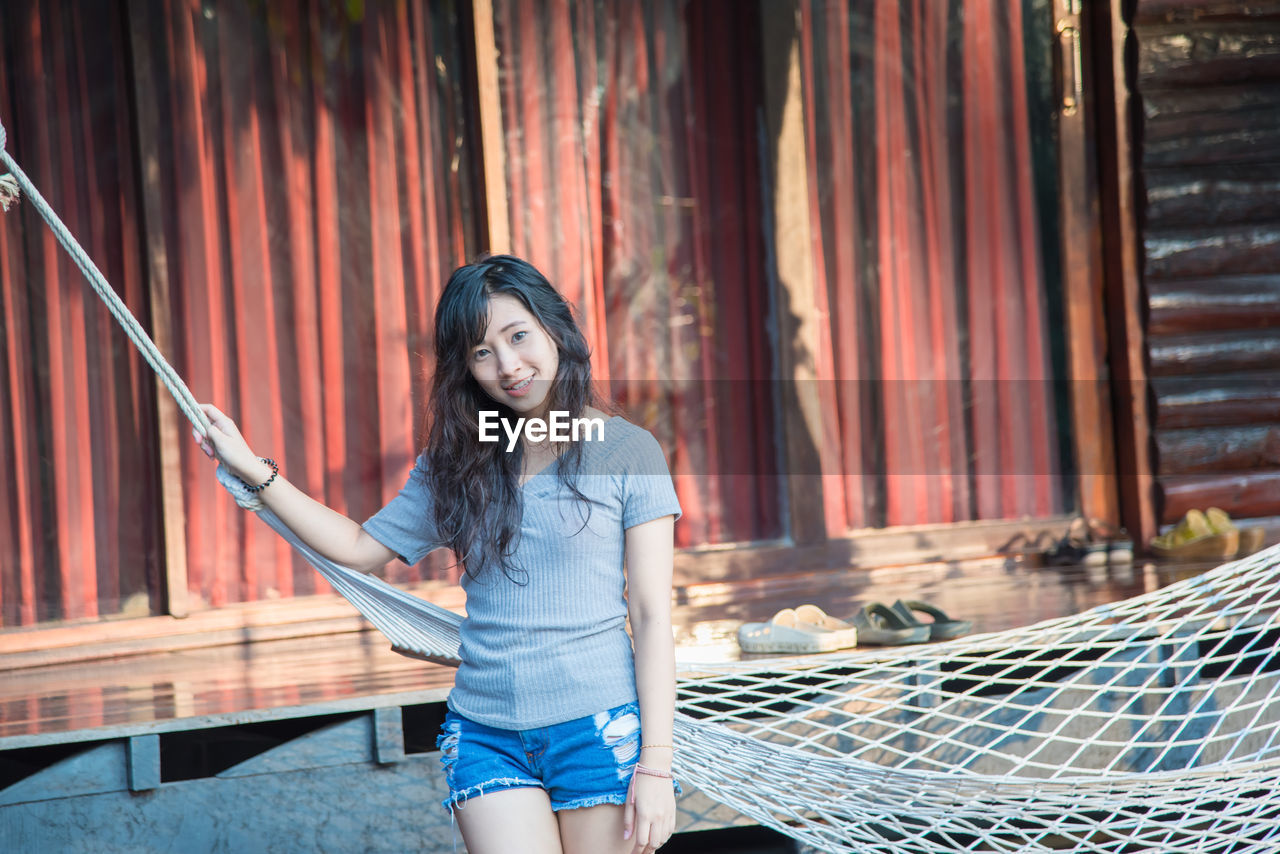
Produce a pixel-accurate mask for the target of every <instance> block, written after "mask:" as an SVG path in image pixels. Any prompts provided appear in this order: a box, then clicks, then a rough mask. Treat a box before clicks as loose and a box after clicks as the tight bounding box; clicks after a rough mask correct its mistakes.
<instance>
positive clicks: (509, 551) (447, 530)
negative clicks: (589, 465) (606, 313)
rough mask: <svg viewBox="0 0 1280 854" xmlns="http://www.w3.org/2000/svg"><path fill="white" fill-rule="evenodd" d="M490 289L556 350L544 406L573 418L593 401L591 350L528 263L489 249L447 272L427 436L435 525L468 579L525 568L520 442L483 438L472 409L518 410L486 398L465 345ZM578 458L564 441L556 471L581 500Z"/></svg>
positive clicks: (482, 317)
mask: <svg viewBox="0 0 1280 854" xmlns="http://www.w3.org/2000/svg"><path fill="white" fill-rule="evenodd" d="M497 294H506V295H507V296H510V297H514V298H515V299H518V300H519V301H520V302H521V304H523V305H524V307H525V308H526V309H528V310H529V313H530V314H532V315H533V316H534V318H536V319H537V321H538V323H539V324H541V325H542V328H543V329H544V330H545V331H546V333H547V334H548V335H549V336H550V337H551V340H552V341H553V342H554V343H555V345H556V348H557V350H558V351H559V358H560V365H559V368H558V369H557V371H556V376H555V379H554V381H553V382H552V384H551V390H550V391H549V392H548V403H549V406H548V411H551V410H557V411H565V412H568V413H569V417H570V418H577V417H579V416H581V415H582V413H583V411H584V410H585V409H586V407H587V406H589V405H595V404H597V403H600V399H599V398H598V397H597V395H596V394H595V392H594V391H593V388H592V384H591V351H590V349H589V348H588V347H587V342H586V339H585V338H584V337H583V335H582V332H581V330H579V329H578V324H577V323H576V322H575V321H574V317H573V310H572V308H571V307H570V306H569V303H568V302H567V301H566V300H565V299H564V297H562V296H560V294H559V293H558V292H557V291H556V289H555V288H553V287H552V286H551V283H550V282H548V281H547V279H546V277H545V276H543V275H542V274H541V273H540V272H538V270H537V269H535V268H534V266H533V265H532V264H530V263H529V262H527V261H523V260H521V259H519V258H516V257H513V256H511V255H493V256H490V257H488V258H484V259H482V260H480V261H477V262H475V263H473V264H467V265H466V266H463V267H459V268H458V269H456V270H454V271H453V275H451V276H450V277H449V282H448V283H447V284H446V285H445V288H444V293H443V294H442V295H441V296H440V303H439V305H437V306H436V340H435V351H436V366H435V378H434V380H433V382H432V386H431V401H430V417H431V428H430V431H429V433H428V437H427V461H428V463H429V468H428V473H429V478H430V482H431V487H432V495H433V496H434V503H435V522H436V530H437V531H438V532H439V534H440V536H441V538H442V540H443V541H444V542H445V544H447V545H448V546H449V547H450V548H452V549H453V553H454V554H455V555H456V556H457V558H458V560H459V561H460V562H461V563H462V565H463V567H464V568H465V569H466V571H467V574H468V575H470V576H471V577H472V578H476V577H478V576H479V575H480V574H481V573H482V572H484V571H485V570H487V569H489V568H491V567H500V568H501V569H502V571H503V573H504V574H505V575H506V576H507V577H508V578H511V579H512V580H516V581H519V580H520V579H521V577H522V576H523V569H522V568H521V567H519V566H517V565H515V563H514V562H513V556H514V553H515V549H516V546H517V545H518V544H519V540H520V522H521V519H522V517H523V511H524V507H523V503H522V501H521V492H520V473H521V470H522V468H523V466H522V464H523V461H524V445H523V443H521V444H519V445H518V446H517V447H516V449H515V450H514V451H513V452H511V453H508V452H507V451H506V443H505V442H481V441H480V440H479V435H480V421H479V413H480V411H481V410H490V411H493V410H495V409H496V410H497V412H498V414H499V417H501V418H503V419H512V420H514V419H515V418H518V417H519V416H518V415H517V414H516V412H515V411H514V410H512V409H510V408H509V407H507V406H504V405H502V404H501V403H499V402H498V401H495V400H494V399H493V398H491V397H489V395H488V394H486V393H485V391H484V390H483V389H481V388H480V385H479V383H477V382H476V380H475V378H474V377H473V376H472V375H471V370H470V367H469V365H470V359H471V353H472V351H473V350H474V348H475V347H476V346H477V345H478V344H479V343H480V342H481V341H482V340H484V334H485V330H486V328H487V327H488V325H489V300H490V298H491V297H493V296H495V295H497ZM581 459H582V446H581V445H580V444H579V443H577V442H572V443H568V444H567V445H566V446H565V450H564V452H563V454H562V457H561V461H560V470H559V477H560V480H561V481H562V482H563V483H564V484H565V485H566V486H567V487H568V488H569V489H570V491H571V492H573V494H575V495H577V496H578V497H580V498H581V497H582V493H581V492H579V491H578V488H577V486H576V485H575V480H576V474H577V471H578V467H579V464H580V462H581Z"/></svg>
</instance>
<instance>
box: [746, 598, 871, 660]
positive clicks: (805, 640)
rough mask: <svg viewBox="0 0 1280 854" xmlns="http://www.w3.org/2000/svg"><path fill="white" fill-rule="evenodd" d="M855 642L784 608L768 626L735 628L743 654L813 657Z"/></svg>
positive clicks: (758, 625) (759, 624)
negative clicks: (776, 653) (815, 653)
mask: <svg viewBox="0 0 1280 854" xmlns="http://www.w3.org/2000/svg"><path fill="white" fill-rule="evenodd" d="M856 642H857V637H856V633H855V634H854V636H853V637H850V635H848V634H842V633H840V632H833V631H828V630H826V629H821V628H819V627H817V626H815V625H813V624H811V623H806V622H803V621H801V620H799V619H797V617H796V612H795V611H794V610H793V609H791V608H783V609H782V610H781V611H779V612H778V613H776V614H774V615H773V619H771V620H769V622H767V623H743V624H742V625H741V626H739V627H738V646H740V647H742V650H743V652H783V653H813V652H832V651H834V650H837V649H844V648H846V647H848V646H852V645H853V644H854V643H856Z"/></svg>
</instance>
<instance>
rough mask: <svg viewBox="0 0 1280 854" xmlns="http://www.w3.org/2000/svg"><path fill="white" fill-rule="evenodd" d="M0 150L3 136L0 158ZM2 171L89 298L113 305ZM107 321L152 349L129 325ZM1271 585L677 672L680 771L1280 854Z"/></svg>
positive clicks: (1188, 590) (995, 828) (806, 833)
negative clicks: (921, 642)
mask: <svg viewBox="0 0 1280 854" xmlns="http://www.w3.org/2000/svg"><path fill="white" fill-rule="evenodd" d="M3 145H4V129H3V126H0V155H2V154H3ZM3 159H4V163H5V164H6V165H7V166H9V168H10V169H11V170H13V172H14V174H15V175H16V176H19V178H18V180H19V182H20V183H21V184H22V187H23V190H24V191H25V192H26V193H27V195H28V196H29V197H30V198H31V199H32V201H33V203H35V204H36V206H37V209H38V210H40V211H41V214H42V215H43V216H44V217H45V219H46V220H47V221H49V223H50V225H51V226H53V227H54V230H55V232H56V233H58V234H59V240H60V241H61V242H62V244H63V246H65V247H67V248H68V251H70V252H71V253H72V255H73V257H76V258H77V264H79V265H80V267H81V269H82V270H84V271H85V274H86V276H88V277H89V278H90V282H91V283H93V284H94V285H95V287H94V290H95V291H97V292H98V293H99V295H100V296H102V297H103V299H105V300H107V302H108V305H116V304H118V303H119V300H118V299H116V298H115V294H114V291H112V290H111V288H110V287H108V286H106V285H105V282H103V281H102V279H101V274H99V273H98V272H97V268H96V267H94V266H93V264H92V262H90V261H89V260H88V259H87V257H85V256H84V253H83V251H82V250H80V249H79V247H78V245H76V244H75V241H74V240H73V239H72V238H71V237H70V235H68V234H67V233H66V229H65V228H63V227H62V225H61V223H60V222H58V221H57V218H56V217H55V216H53V215H52V211H50V210H49V209H48V206H47V205H46V204H45V203H44V201H43V199H40V197H39V195H38V194H37V193H36V192H35V189H34V188H33V187H31V186H30V182H29V181H27V180H26V178H25V176H22V175H21V172H20V170H18V169H17V167H16V165H14V164H13V163H12V161H11V160H10V159H9V158H8V156H7V155H4V156H3ZM73 247H74V248H73ZM100 285H101V286H100ZM120 307H121V308H123V306H120ZM112 313H113V315H115V316H116V319H117V320H119V321H120V322H121V324H122V325H124V326H125V327H126V330H128V329H130V328H134V329H136V333H141V329H140V328H137V323H136V321H134V320H133V318H132V316H131V315H129V314H128V312H127V311H123V312H117V311H115V310H113V312H112ZM136 333H135V334H130V338H131V339H132V340H134V342H135V344H138V346H139V348H140V349H142V350H143V353H144V355H145V356H147V361H148V363H149V364H151V365H152V367H153V368H156V369H157V371H158V372H160V373H161V375H162V378H165V386H166V388H169V389H170V391H171V392H172V393H173V394H174V397H175V398H177V399H178V400H179V405H180V406H181V407H182V408H183V411H184V412H185V413H187V415H188V417H189V418H192V420H193V423H199V422H197V421H196V419H195V418H193V415H195V416H198V417H200V418H201V419H202V418H203V415H202V413H200V412H199V410H198V409H196V408H195V404H194V400H192V399H191V397H190V394H189V392H187V391H186V387H185V385H183V384H182V383H181V380H179V379H177V377H176V374H174V373H173V371H172V368H170V367H169V366H168V364H167V363H166V362H165V361H164V359H163V358H162V357H160V355H159V353H158V352H156V351H155V347H154V344H152V343H151V341H150V339H149V338H148V337H146V335H145V333H141V334H136ZM170 378H171V379H170ZM184 400H185V401H188V406H183V401H184ZM218 480H219V481H220V482H221V483H222V484H223V485H224V486H225V487H226V488H227V489H228V490H229V491H230V492H231V493H232V494H233V495H234V496H235V497H236V500H237V502H238V503H239V504H240V505H241V506H242V507H246V508H247V509H250V510H253V511H254V512H256V513H257V514H258V516H259V517H260V518H262V519H263V521H265V522H266V523H267V524H268V525H270V526H271V527H272V528H273V529H274V530H276V531H277V532H278V533H280V535H281V536H283V537H285V539H287V540H288V541H289V542H290V543H291V544H293V546H294V547H295V548H296V549H298V550H299V552H300V553H302V554H303V555H304V556H305V557H306V559H307V560H308V561H310V562H311V563H312V565H313V566H315V567H316V569H317V570H318V571H320V572H321V573H322V574H323V575H324V576H325V578H327V579H328V580H329V581H330V582H331V583H332V584H333V586H334V588H335V589H337V590H338V592H339V593H341V594H342V595H343V596H345V597H346V598H347V599H349V600H350V601H351V602H352V603H353V604H354V605H355V606H356V607H357V608H358V609H359V610H360V612H361V613H362V614H364V615H365V616H366V617H367V618H368V619H369V621H370V622H371V623H373V625H375V626H376V627H378V628H379V629H380V630H381V631H383V632H384V633H385V634H386V635H387V636H388V637H389V638H390V639H391V640H392V643H393V644H395V645H396V646H397V647H400V648H403V649H406V650H408V651H411V652H415V653H417V654H420V655H423V656H424V657H429V658H432V659H433V660H441V661H450V662H453V663H456V662H457V653H458V626H459V625H460V623H461V617H459V615H457V614H454V613H453V612H451V611H448V610H446V609H444V608H441V607H439V606H437V605H433V604H431V603H429V602H426V601H423V600H421V599H418V598H416V597H414V596H411V595H409V594H408V593H405V592H403V591H401V590H398V589H396V588H395V587H392V586H391V585H389V584H386V583H385V582H383V581H381V580H380V579H378V578H375V577H373V576H370V575H366V574H363V573H359V572H356V571H354V570H351V569H349V568H347V567H342V566H338V565H336V564H333V563H332V562H330V561H327V560H326V559H324V558H323V557H321V556H320V555H317V554H316V553H315V552H313V551H312V550H311V549H309V548H308V547H307V546H306V544H305V543H302V542H301V541H300V540H298V538H297V537H296V536H295V535H294V534H293V532H292V531H290V530H289V529H288V528H287V527H285V526H284V525H283V524H282V523H281V522H280V520H279V518H278V517H276V516H275V514H273V513H271V511H270V510H269V509H268V508H265V507H262V506H261V504H260V502H258V501H257V498H256V496H254V495H253V494H252V493H250V492H248V490H247V489H246V488H245V485H244V484H243V483H241V482H240V481H239V480H238V479H236V478H235V477H234V476H232V475H230V474H229V473H228V472H226V471H225V470H224V469H222V468H221V467H219V469H218ZM1278 568H1280V546H1277V547H1274V548H1271V549H1269V550H1267V551H1265V552H1262V553H1260V554H1258V555H1255V556H1253V557H1250V558H1248V559H1246V560H1243V561H1238V562H1236V563H1230V564H1227V565H1225V566H1221V567H1219V568H1217V569H1215V570H1212V571H1210V572H1208V573H1205V574H1204V575H1202V576H1198V577H1195V578H1191V579H1188V580H1186V581H1183V582H1180V583H1177V584H1173V585H1170V586H1168V587H1164V588H1161V589H1159V590H1155V591H1152V592H1151V593H1148V594H1146V595H1143V596H1139V597H1136V598H1134V599H1130V600H1128V601H1125V602H1120V603H1116V604H1111V605H1104V606H1101V607H1098V608H1094V609H1093V610H1091V611H1087V612H1085V613H1083V614H1078V615H1074V616H1070V617H1063V618H1059V619H1055V620H1049V621H1046V622H1043V623H1040V624H1038V625H1035V626H1029V627H1025V628H1017V629H1012V630H1009V631H1005V632H1000V633H994V634H985V635H975V636H972V637H968V638H961V639H959V640H955V641H950V642H947V643H942V644H931V645H926V646H914V647H907V648H902V649H889V650H879V649H877V650H871V651H858V650H855V651H852V652H845V653H833V654H829V655H823V656H812V657H792V658H778V659H763V660H759V659H758V660H754V661H741V662H727V663H718V664H709V665H689V666H684V667H682V668H681V671H680V674H679V679H678V700H677V705H678V711H677V715H676V742H677V745H678V750H677V751H676V754H675V770H676V771H677V773H678V774H679V775H680V776H681V777H682V778H683V779H685V780H686V781H688V782H689V783H691V784H692V785H694V786H696V787H697V788H698V789H700V790H702V791H703V792H705V793H706V794H707V795H709V796H711V797H713V798H715V799H717V800H719V801H721V802H723V803H725V804H728V805H729V806H731V807H733V808H735V809H737V810H739V811H740V812H742V813H743V814H745V815H747V816H749V817H751V818H752V819H754V820H755V821H757V822H760V823H761V824H765V825H768V826H770V827H773V828H776V829H778V830H780V831H782V832H784V833H787V834H790V835H791V836H794V837H796V838H797V839H800V840H802V841H803V842H805V843H807V844H809V845H812V846H813V847H815V848H817V849H819V850H822V851H828V852H884V854H899V852H929V853H930V854H932V852H937V854H943V852H947V854H950V852H956V851H975V852H976V851H1006V852H1025V851H1048V850H1072V851H1082V852H1109V854H1121V852H1130V851H1150V852H1159V854H1164V852H1173V851H1177V852H1216V853H1217V854H1226V853H1227V852H1231V854H1246V852H1257V854H1262V853H1263V852H1275V851H1277V850H1280V794H1278V793H1280V696H1278V695H1280V680H1278V678H1277V675H1278V674H1280V617H1278V616H1277V615H1278V613H1280V572H1278Z"/></svg>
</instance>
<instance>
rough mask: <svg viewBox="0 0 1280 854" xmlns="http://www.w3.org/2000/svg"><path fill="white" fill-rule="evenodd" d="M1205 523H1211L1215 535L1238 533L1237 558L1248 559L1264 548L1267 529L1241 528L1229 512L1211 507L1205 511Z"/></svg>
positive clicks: (1210, 527)
mask: <svg viewBox="0 0 1280 854" xmlns="http://www.w3.org/2000/svg"><path fill="white" fill-rule="evenodd" d="M1204 518H1205V521H1206V522H1208V523H1209V529H1210V530H1212V531H1213V532H1214V533H1215V534H1227V533H1230V532H1231V531H1236V532H1237V537H1238V540H1239V542H1238V543H1237V547H1236V554H1235V556H1236V557H1247V556H1248V555H1251V554H1253V553H1254V552H1256V551H1257V550H1258V549H1260V548H1262V543H1263V542H1264V541H1265V540H1266V538H1267V529H1266V528H1264V527H1262V526H1261V525H1254V526H1250V527H1248V528H1241V527H1240V526H1238V525H1237V524H1236V523H1235V521H1234V520H1233V519H1232V518H1231V517H1230V516H1228V515H1227V511H1225V510H1222V509H1219V508H1217V507H1210V508H1209V509H1208V510H1206V511H1204Z"/></svg>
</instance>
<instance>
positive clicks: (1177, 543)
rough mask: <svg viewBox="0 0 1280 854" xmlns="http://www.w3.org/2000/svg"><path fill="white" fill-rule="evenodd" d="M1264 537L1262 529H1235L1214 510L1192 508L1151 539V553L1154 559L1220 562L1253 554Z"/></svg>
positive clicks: (1229, 519) (1220, 512)
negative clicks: (1174, 523)
mask: <svg viewBox="0 0 1280 854" xmlns="http://www.w3.org/2000/svg"><path fill="white" fill-rule="evenodd" d="M1265 537H1266V529H1264V528H1262V527H1250V528H1239V527H1237V526H1236V524H1235V522H1233V521H1232V520H1231V517H1230V516H1229V515H1227V513H1226V511H1224V510H1222V509H1220V508H1218V507H1210V508H1209V509H1208V510H1204V511H1201V510H1196V509H1194V508H1193V509H1191V510H1188V511H1187V512H1186V515H1184V516H1183V517H1182V518H1181V519H1180V520H1178V524H1177V525H1175V526H1174V527H1173V528H1172V529H1171V530H1169V531H1167V532H1166V533H1163V534H1161V535H1160V536H1158V537H1154V538H1153V539H1152V540H1151V551H1152V552H1153V553H1154V554H1155V555H1156V556H1157V557H1165V558H1176V559H1181V560H1195V559H1210V560H1224V559H1226V558H1234V557H1244V556H1245V555H1250V554H1253V553H1254V552H1256V551H1257V550H1258V549H1260V548H1261V547H1262V542H1263V539H1264V538H1265Z"/></svg>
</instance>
